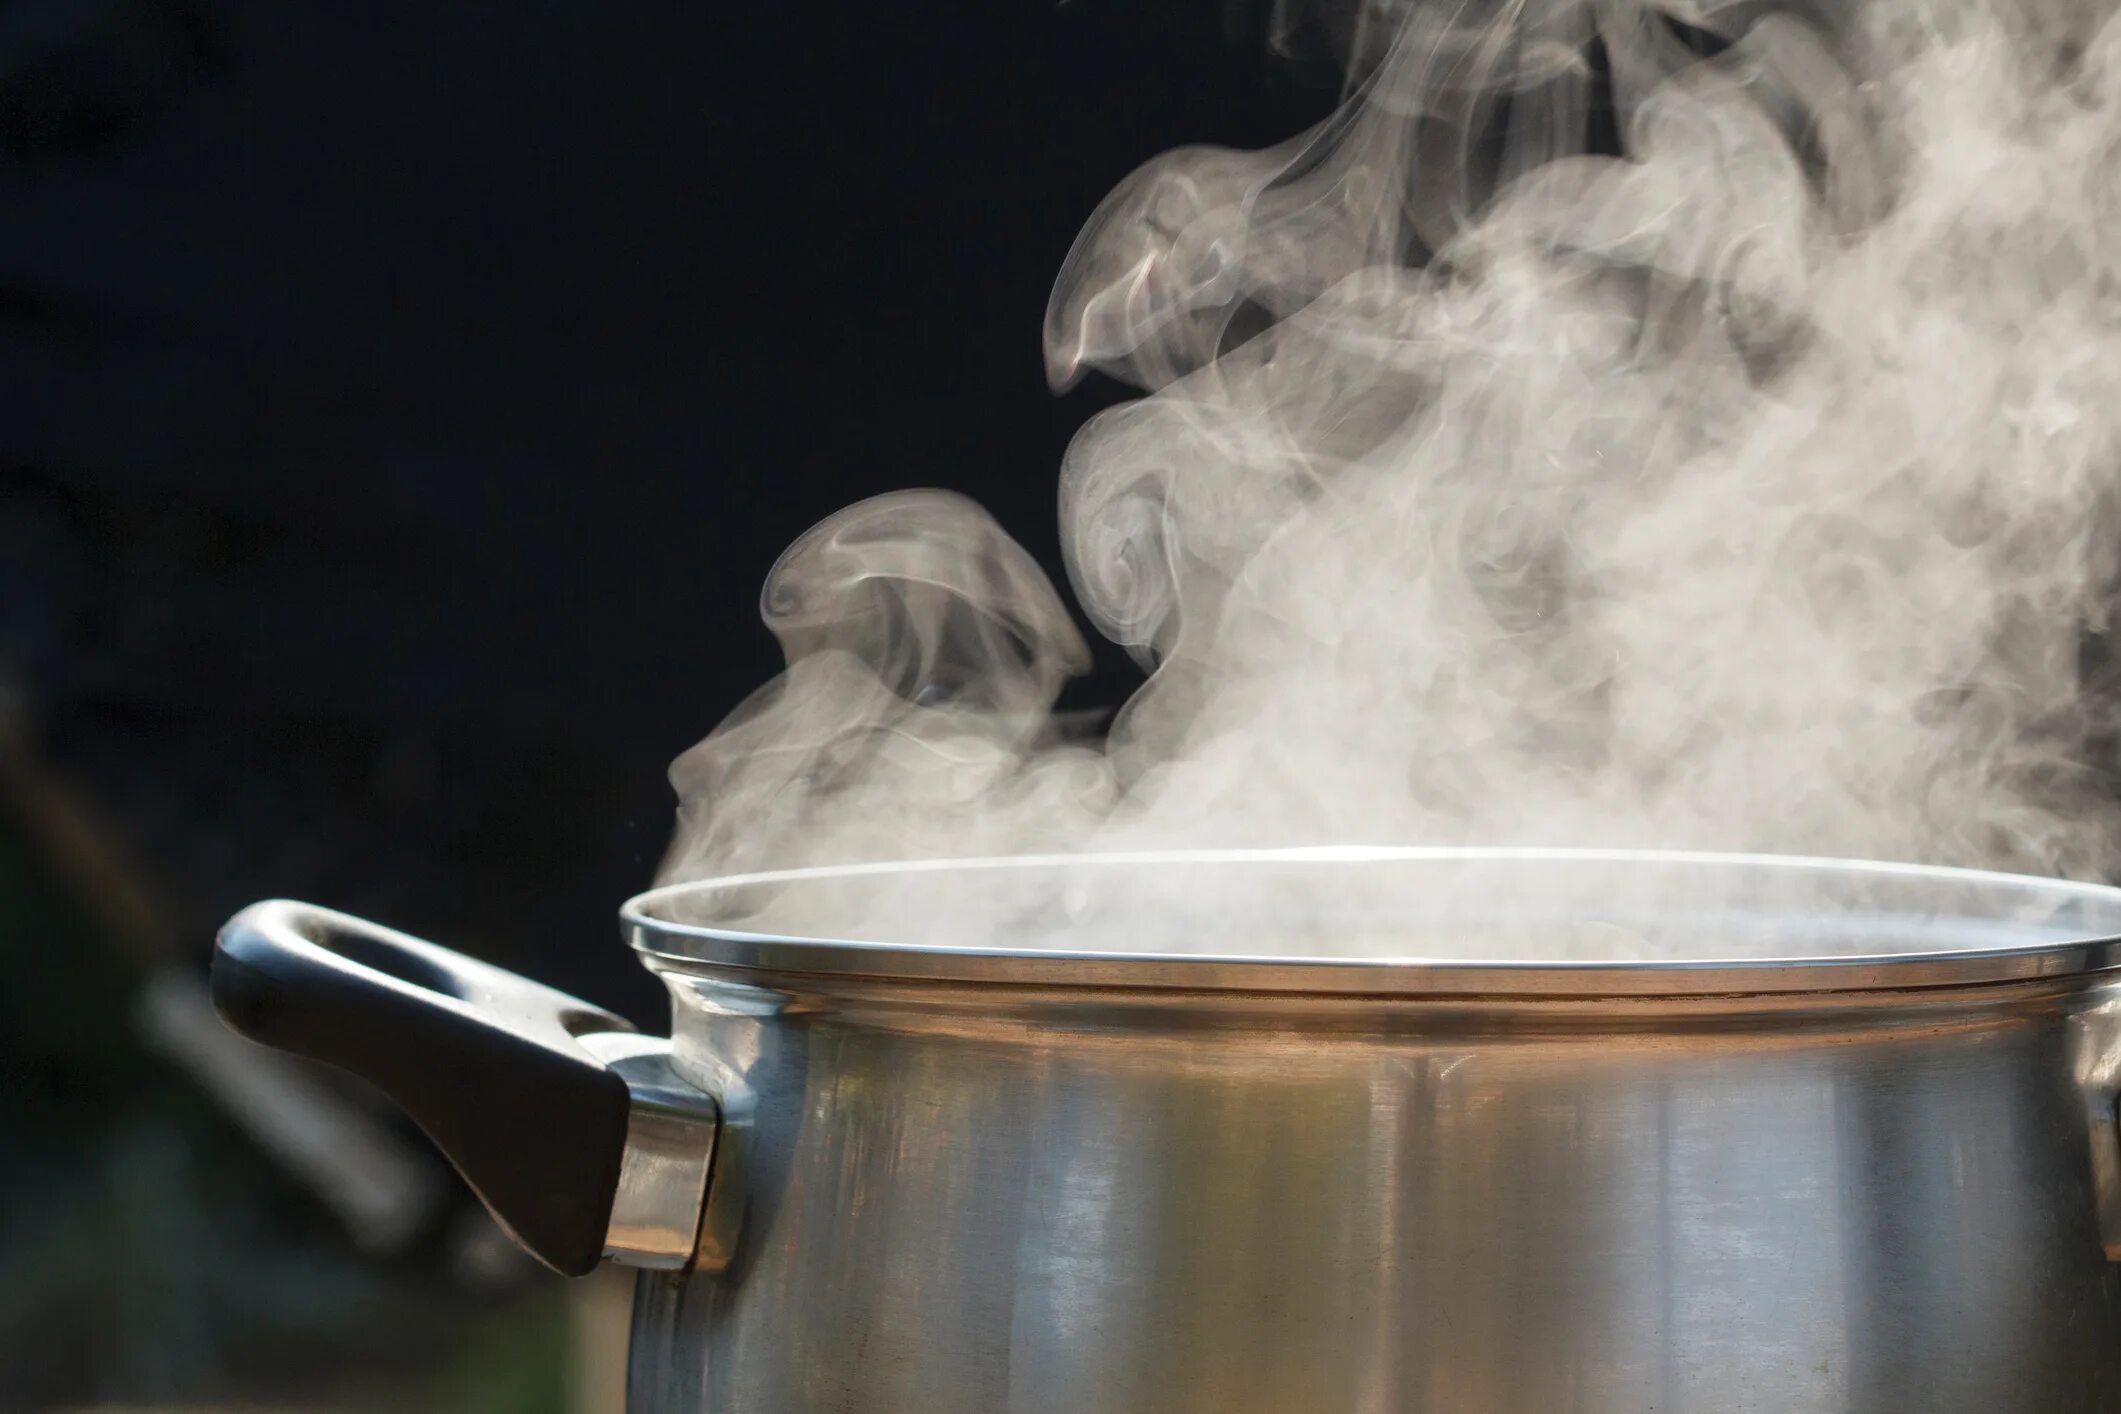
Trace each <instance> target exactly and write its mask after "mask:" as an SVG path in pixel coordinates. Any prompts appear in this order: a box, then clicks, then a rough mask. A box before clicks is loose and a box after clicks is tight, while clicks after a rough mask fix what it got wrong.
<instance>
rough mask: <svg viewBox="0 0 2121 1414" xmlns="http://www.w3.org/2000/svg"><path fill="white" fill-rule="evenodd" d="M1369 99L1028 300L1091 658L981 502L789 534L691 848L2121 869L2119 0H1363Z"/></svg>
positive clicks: (1163, 212) (1209, 155)
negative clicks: (749, 677) (2115, 681)
mask: <svg viewBox="0 0 2121 1414" xmlns="http://www.w3.org/2000/svg"><path fill="white" fill-rule="evenodd" d="M1335 32H1336V33H1337V34H1338V35H1339V36H1340V38H1341V40H1342V42H1343V44H1344V46H1345V52H1346V55H1347V59H1348V65H1349V71H1350V74H1351V79H1350V83H1349V97H1348V99H1347V101H1346V103H1345V104H1344V105H1343V106H1342V107H1341V108H1340V110H1339V111H1338V112H1336V113H1335V114H1334V115H1333V116H1332V117H1331V118H1329V119H1328V120H1327V121H1326V122H1324V123H1322V124H1321V125H1320V126H1319V127H1317V128H1316V129H1314V130H1312V131H1311V132H1309V133H1306V134H1304V135H1302V136H1300V137H1298V138H1297V139H1295V140H1294V141H1291V142H1289V143H1287V144H1285V145H1283V146H1281V147H1277V148H1273V149H1270V150H1268V151H1264V152H1258V153H1246V152H1234V151H1227V150H1221V149H1210V148H1196V149H1187V150H1181V151H1177V152H1172V153H1169V154H1166V155H1165V156H1162V157H1160V158H1157V159H1156V160H1154V161H1152V162H1150V163H1149V164H1148V165H1147V166H1145V167H1143V168H1142V169H1140V170H1139V171H1137V172H1136V173H1134V174H1133V175H1132V176H1131V177H1129V178H1128V179H1127V180H1126V181H1125V182H1124V183H1123V184H1122V185H1121V186H1120V187H1119V189H1118V190H1117V191H1115V192H1114V193H1113V194H1112V195H1111V197H1109V198H1108V199H1107V200H1106V202H1105V203H1104V205H1103V206H1102V207H1101V208H1100V209H1099V210H1098V211H1097V213H1096V214H1095V215H1094V216H1093V217H1092V219H1091V221H1090V223H1089V226H1088V227H1087V229H1086V230H1085V231H1084V233H1083V235H1082V236H1081V238H1080V239H1079V240H1078V242H1077V244H1076V246H1075V249H1074V251H1073V252H1072V253H1071V254H1070V256H1069V258H1068V261H1067V263H1066V266H1065V268H1064V269H1063V270H1062V272H1061V275H1060V279H1059V282H1058V285H1057V287H1056V288H1055V290H1054V293H1053V297H1052V302H1051V305H1050V307H1049V309H1048V311H1047V317H1046V329H1045V342H1046V354H1047V361H1048V367H1049V370H1050V373H1051V377H1052V379H1053V382H1054V383H1055V385H1056V387H1066V386H1067V385H1069V384H1070V383H1072V382H1073V381H1074V380H1076V379H1077V378H1078V377H1079V376H1081V375H1082V373H1083V372H1084V371H1085V370H1089V369H1096V370H1100V371H1102V372H1105V373H1107V374H1110V375H1112V376H1115V377H1118V378H1121V379H1124V380H1127V381H1128V382H1130V383H1133V384H1135V385H1137V386H1139V387H1140V388H1142V389H1143V390H1145V392H1146V393H1147V394H1148V396H1146V397H1144V398H1142V399H1140V400H1138V401H1135V402H1133V403H1130V404H1127V405H1125V406H1123V407H1120V408H1118V409H1115V410H1114V411H1112V412H1109V413H1106V414H1104V415H1102V416H1100V417H1098V418H1096V419H1095V420H1094V421H1092V422H1091V423H1090V424H1089V425H1088V426H1087V427H1085V428H1084V429H1083V431H1082V432H1081V434H1080V435H1079V436H1078V438H1077V439H1076V442H1075V444H1074V446H1073V447H1072V448H1071V450H1070V452H1069V455H1068V458H1067V462H1066V465H1065V468H1064V470H1063V474H1062V483H1061V495H1060V505H1061V514H1062V521H1063V531H1064V543H1065V546H1066V550H1067V554H1068V562H1069V568H1070V572H1071V575H1072V577H1073V580H1074V585H1075V589H1076V592H1077V595H1078V597H1079V599H1080V601H1081V603H1082V606H1083V608H1084V609H1085V610H1086V611H1087V614H1088V616H1089V618H1090V619H1091V620H1092V622H1093V623H1094V624H1095V626H1096V627H1097V628H1098V629H1099V630H1101V631H1102V632H1104V633H1105V634H1107V635H1109V636H1110V637H1111V638H1113V639H1115V640H1116V641H1118V642H1119V643H1121V644H1123V645H1125V646H1126V647H1127V649H1128V650H1129V651H1130V652H1132V653H1133V654H1134V655H1135V657H1136V658H1137V659H1139V660H1140V661H1141V662H1142V663H1143V664H1144V665H1145V666H1146V667H1147V668H1149V669H1151V676H1150V678H1149V680H1148V682H1147V683H1146V685H1145V686H1143V687H1142V688H1141V690H1140V691H1139V692H1138V693H1137V694H1136V695H1135V696H1134V697H1133V699H1132V700H1131V701H1129V702H1128V703H1127V704H1126V705H1125V707H1124V709H1123V710H1122V711H1121V712H1120V714H1119V715H1118V717H1117V718H1116V719H1115V720H1114V722H1113V723H1112V725H1111V727H1110V730H1109V732H1108V733H1107V734H1106V735H1105V737H1104V738H1103V739H1097V738H1094V737H1089V736H1085V735H1083V734H1081V733H1078V732H1074V731H1072V730H1070V729H1069V727H1068V725H1067V724H1066V723H1064V722H1060V721H1057V720H1056V719H1055V717H1054V715H1053V712H1052V706H1053V703H1054V701H1055V698H1056V694H1057V693H1058V692H1059V690H1060V687H1061V685H1062V683H1063V682H1064V680H1065V679H1066V678H1067V677H1068V676H1069V675H1070V674H1074V673H1077V672H1080V671H1081V670H1082V669H1083V667H1084V666H1085V664H1086V662H1087V653H1086V649H1085V646H1084V644H1083V642H1082V640H1081V638H1080V637H1079V636H1078V634H1077V632H1076V630H1075V628H1074V627H1073V625H1072V624H1071V622H1070V620H1069V617H1068V614H1067V611H1066V609H1065V608H1064V606H1063V604H1062V601H1061V599H1060V597H1059V596H1058V595H1057V594H1056V593H1055V591H1054V590H1053V588H1052V587H1051V586H1050V585H1049V584H1048V583H1047V582H1046V580H1045V579H1044V578H1043V576H1042V575H1041V574H1040V572H1039V570H1038V569H1037V567H1036V566H1035V564H1034V563H1033V562H1032V560H1031V559H1030V557H1029V556H1028V555H1026V554H1025V552H1024V551H1023V550H1022V549H1021V548H1020V547H1018V546H1017V545H1016V544H1015V543H1014V542H1012V541H1011V540H1010V539H1009V538H1008V537H1007V536H1006V535H1005V534H1004V533H1003V532H1002V531H1001V530H1000V529H999V528H998V527H997V526H996V525H995V524H994V523H993V522H992V521H991V520H990V519H989V518H987V516H986V515H985V514H984V513H983V512H981V511H980V510H979V509H978V508H977V507H975V506H974V505H972V504H971V503H970V502H967V501H965V500H963V499H961V498H958V497H955V496H951V495H947V494H943V493H937V492H915V493H905V494H901V495H895V496H889V497H885V498H882V499H880V500H877V501H871V502H867V503H864V504H862V505H858V506H855V507H853V508H851V509H849V510H847V511H845V512H842V513H841V514H840V515H838V516H836V517H834V518H832V519H831V520H829V521H827V522H825V523H824V524H823V525H821V526H819V527H817V528H816V529H814V530H812V531H811V532H809V533H808V534H807V535H805V536H804V537H803V538H802V539H801V540H799V541H798V542H797V543H796V544H795V546H794V547H792V548H791V549H790V550H789V551H788V553H787V554H786V555H785V556H784V557H783V558H782V560H781V561H780V563H779V564H778V565H777V566H776V567H775V569H774V571H773V573H772V575H771V577H770V579H769V581H768V584H767V586H766V590H765V596H764V611H765V616H766V620H767V623H768V624H769V626H770V627H771V628H772V629H773V631H774V632H775V633H776V634H777V635H778V636H779V638H780V640H781V642H782V644H783V646H784V647H785V649H786V652H787V656H788V671H787V673H786V674H785V675H784V676H783V677H782V678H780V679H779V680H778V681H777V682H775V683H774V684H772V685H771V686H769V687H768V688H766V689H764V690H763V691H762V692H761V693H760V694H758V695H757V696H756V697H754V698H753V699H752V700H751V701H750V702H748V703H747V704H746V705H745V706H744V707H742V708H741V709H739V710H738V711H737V712H736V713H735V714H734V715H733V716H732V717H731V718H730V719H729V720H728V721H727V722H725V723H724V724H723V725H722V726H721V727H720V728H719V729H717V730H716V732H715V733H714V734H713V735H712V736H710V737H709V738H708V739H707V740H706V741H704V742H702V743H701V744H700V745H699V746H697V747H695V748H694V749H693V750H691V751H690V752H688V753H686V754H685V755H684V756H683V757H681V758H679V760H678V761H677V763H676V764H675V766H674V767H673V770H672V777H673V780H674V782H675V784H676V785H677V788H678V790H679V793H680V796H681V799H682V802H683V803H682V808H681V811H680V831H679V835H678V838H677V840H676V842H675V844H674V845H673V847H672V849H671V852H670V855H669V857H668V858H667V859H666V861H665V863H664V866H663V870H662V879H663V880H664V881H665V882H669V881H674V880H683V879H695V878H703V877H709V876H715V875H724V874H729V873H732V872H738V871H744V870H750V869H756V868H766V867H779V866H788V865H798V864H806V863H822V862H842V861H855V860H873V859H892V858H918V857H933V856H955V855H969V854H982V855H988V854H1007V853H1014V852H1021V851H1033V850H1052V851H1071V850H1079V849H1087V848H1099V849H1108V848H1118V849H1138V848H1151V847H1163V846H1173V845H1213V846H1222V845H1269V844H1320V843H1334V842H1352V843H1363V844H1380V843H1392V842H1404V843H1440V844H1458V843H1473V844H1496V843H1509V844H1539V843H1547V844H1575V845H1586V844H1587V845H1604V846H1610V845H1642V846H1658V847H1682V848H1691V849H1718V850H1747V851H1767V852H1795V853H1804V854H1834V855H1850V856H1861V857H1872V858H1887V859H1903V860H1914V861H1924V862H1933V863H1964V864H1979V865H1988V866H1998V867H2005V868H2014V869H2022V870H2031V871H2038V872H2055V873H2063V874H2072V875H2079V876H2087V875H2096V874H2099V873H2101V872H2103V870H2104V869H2105V867H2106V866H2107V865H2108V863H2109V861H2110V860H2111V859H2112V858H2113V851H2114V846H2115V844H2116V834H2117V831H2116V825H2117V817H2116V811H2115V809H2114V807H2113V805H2112V803H2111V798H2110V797H2111V791H2110V784H2111V783H2110V780H2109V779H2108V777H2107V776H2106V774H2105V765H2104V757H2105V755H2106V754H2107V752H2108V750H2109V732H2110V725H2111V724H2110V722H2109V721H2108V719H2107V710H2106V708H2105V706H2104V705H2103V703H2102V701H2101V696H2100V694H2098V693H2094V692H2088V691H2086V690H2085V683H2084V677H2085V674H2086V666H2085V654H2084V652H2083V650H2082V647H2081V645H2082V644H2083V643H2084V642H2085V641H2086V640H2087V639H2090V640H2092V641H2094V642H2096V641H2097V639H2098V636H2099V635H2100V634H2101V633H2102V632H2103V630H2104V629H2105V626H2106V625H2105V614H2106V599H2107V595H2108V591H2109V588H2110V580H2111V579H2112V576H2113V573H2114V570H2115V565H2114V563H2113V562H2114V558H2115V551H2116V548H2117V535H2116V531H2117V526H2116V516H2115V509H2116V508H2115V505H2114V490H2115V487H2116V483H2117V475H2116V472H2117V463H2116V459H2115V458H2116V446H2117V435H2116V434H2117V431H2121V239H2117V237H2116V229H2117V228H2116V219H2117V218H2121V25H2117V24H2115V23H2111V22H2109V19H2108V15H2107V13H2106V11H2105V8H2104V7H2103V6H2101V7H2096V8H2095V7H2093V6H2092V5H2089V4H2084V3H2080V0H1866V3H1860V4H1857V5H1855V6H1853V7H1842V6H1834V7H1826V6H1820V7H1818V8H1816V9H1812V8H1806V7H1804V6H1801V5H1762V4H1717V3H1714V0H1710V3H1709V4H1708V5H1706V6H1704V7H1701V8H1688V7H1682V6H1652V5H1646V4H1643V3H1640V0H1471V3H1469V4H1462V5H1454V4H1444V3H1440V2H1437V3H1432V2H1431V0H1415V2H1414V3H1406V0H1371V3H1368V4H1366V5H1365V6H1364V7H1363V9H1362V11H1361V18H1360V19H1359V20H1343V22H1342V23H1340V24H1339V25H1338V26H1337V27H1336V29H1335Z"/></svg>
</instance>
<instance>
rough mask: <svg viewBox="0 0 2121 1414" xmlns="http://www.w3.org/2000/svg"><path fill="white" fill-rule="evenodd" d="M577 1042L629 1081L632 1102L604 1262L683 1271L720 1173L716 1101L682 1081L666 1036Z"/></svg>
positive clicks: (603, 1036)
mask: <svg viewBox="0 0 2121 1414" xmlns="http://www.w3.org/2000/svg"><path fill="white" fill-rule="evenodd" d="M577 1044H579V1045H580V1046H581V1047H582V1049H584V1050H586V1051H588V1052H590V1053H591V1054H592V1055H594V1056H596V1057H597V1059H599V1060H601V1061H603V1062H604V1064H605V1065H606V1066H607V1067H609V1068H610V1069H611V1070H612V1071H614V1072H615V1073H616V1074H617V1075H618V1076H619V1078H620V1079H622V1080H624V1081H625V1082H626V1092H627V1096H628V1098H629V1099H630V1100H631V1102H632V1107H631V1109H630V1110H629V1111H628V1112H627V1116H626V1148H625V1151H624V1152H623V1154H622V1155H621V1156H620V1159H619V1182H618V1188H617V1190H616V1191H615V1192H614V1193H613V1195H612V1200H611V1220H610V1224H609V1231H608V1234H607V1235H606V1237H605V1239H604V1257H605V1260H607V1261H612V1262H618V1263H621V1264H622V1265H625V1266H629V1267H646V1268H649V1269H652V1270H663V1271H674V1270H677V1269H679V1268H681V1267H684V1266H685V1265H686V1264H687V1263H689V1262H690V1261H691V1260H692V1253H693V1248H694V1246H695V1245H696V1244H697V1242H698V1240H699V1231H700V1214H701V1212H702V1210H703V1208H704V1206H705V1203H706V1199H707V1181H708V1176H709V1175H710V1174H711V1173H712V1172H713V1170H714V1149H715V1136H716V1134H717V1133H718V1132H719V1131H720V1128H721V1123H720V1115H719V1113H718V1111H717V1110H716V1108H715V1104H714V1101H713V1100H712V1099H711V1098H709V1097H708V1096H707V1095H705V1094H703V1093H702V1092H701V1091H700V1090H699V1089H698V1088H697V1087H696V1086H693V1085H691V1084H688V1083H687V1082H686V1081H685V1080H683V1079H682V1078H680V1077H679V1075H678V1074H677V1072H676V1071H675V1069H673V1067H672V1065H671V1055H670V1053H671V1043H670V1042H669V1040H667V1039H665V1038H663V1037H659V1036H639V1035H635V1034H633V1033H632V1032H616V1031H611V1032H598V1033H593V1034H591V1035H587V1036H582V1037H579V1038H577Z"/></svg>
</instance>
